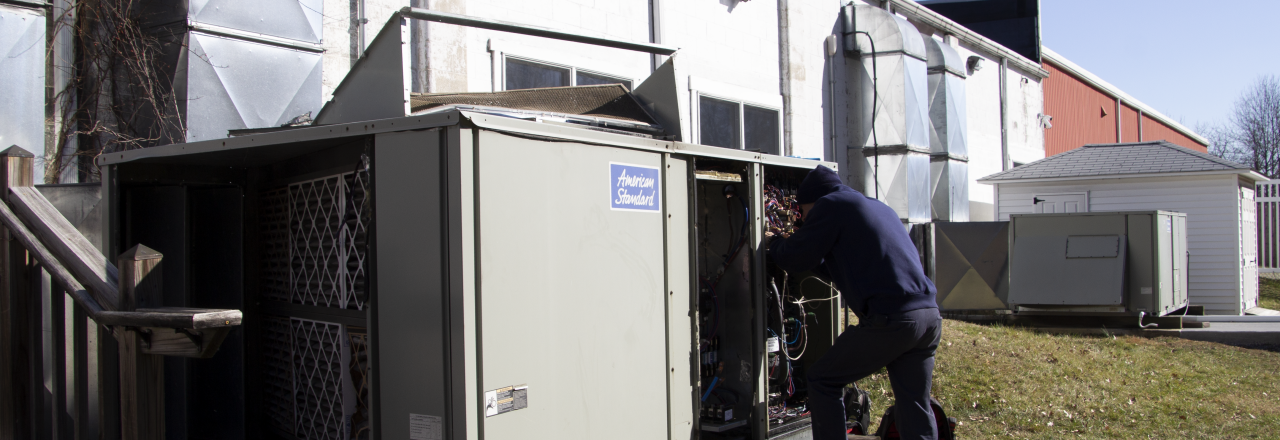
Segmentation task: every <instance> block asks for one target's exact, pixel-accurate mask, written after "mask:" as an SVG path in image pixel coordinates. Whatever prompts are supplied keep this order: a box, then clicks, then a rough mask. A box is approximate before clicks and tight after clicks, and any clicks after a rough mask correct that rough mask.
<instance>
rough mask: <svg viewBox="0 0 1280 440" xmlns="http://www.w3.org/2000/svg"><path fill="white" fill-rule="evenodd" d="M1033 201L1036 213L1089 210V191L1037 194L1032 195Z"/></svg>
mask: <svg viewBox="0 0 1280 440" xmlns="http://www.w3.org/2000/svg"><path fill="white" fill-rule="evenodd" d="M1031 202H1032V203H1035V205H1036V210H1035V213H1036V214H1059V213H1064V212H1089V195H1088V194H1087V193H1078V194H1045V195H1036V196H1033V197H1032V199H1031Z"/></svg>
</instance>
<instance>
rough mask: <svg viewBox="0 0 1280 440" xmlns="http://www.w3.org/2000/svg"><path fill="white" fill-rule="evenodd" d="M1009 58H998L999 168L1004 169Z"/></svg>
mask: <svg viewBox="0 0 1280 440" xmlns="http://www.w3.org/2000/svg"><path fill="white" fill-rule="evenodd" d="M1008 72H1009V59H1008V58H1004V57H1001V58H1000V75H999V77H1000V170H1001V171H1004V170H1007V169H1009V168H1012V167H1010V166H1009V165H1010V164H1009V127H1008V126H1009V121H1008V119H1009V116H1008V114H1009V96H1008V94H1009V92H1008V91H1007V90H1006V89H1007V88H1008V87H1009V85H1008V84H1007V83H1008V82H1009V73H1008Z"/></svg>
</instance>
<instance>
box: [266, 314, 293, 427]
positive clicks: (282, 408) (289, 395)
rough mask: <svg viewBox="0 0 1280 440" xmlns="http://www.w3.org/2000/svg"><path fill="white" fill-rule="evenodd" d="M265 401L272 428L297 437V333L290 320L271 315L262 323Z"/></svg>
mask: <svg viewBox="0 0 1280 440" xmlns="http://www.w3.org/2000/svg"><path fill="white" fill-rule="evenodd" d="M262 333H263V337H262V345H263V347H262V351H263V354H264V356H263V359H262V375H263V386H264V390H263V391H264V392H263V400H264V404H265V406H266V409H267V418H268V419H269V420H270V422H271V425H272V427H274V428H275V429H277V430H279V431H283V432H285V433H288V434H291V435H292V434H293V424H294V419H295V417H294V413H293V332H292V331H291V330H290V327H289V318H283V317H276V316H269V317H267V318H266V319H264V320H263V324H262Z"/></svg>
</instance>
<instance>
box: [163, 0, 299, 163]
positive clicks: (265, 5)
mask: <svg viewBox="0 0 1280 440" xmlns="http://www.w3.org/2000/svg"><path fill="white" fill-rule="evenodd" d="M144 6H145V7H146V8H147V9H148V10H149V11H152V12H151V13H149V14H147V15H146V16H145V17H144V22H143V23H142V24H143V26H146V27H147V32H148V33H150V34H151V35H153V36H155V37H156V38H157V39H158V40H159V42H160V44H161V47H162V51H163V52H164V60H163V61H164V64H166V66H165V67H164V69H163V70H165V71H164V72H163V73H162V75H164V76H171V77H172V78H173V91H174V94H175V95H176V97H177V98H178V103H177V104H178V107H179V109H178V111H177V112H178V113H179V116H180V117H181V121H182V125H183V126H184V127H186V129H187V133H186V139H168V140H163V141H167V142H183V141H186V142H193V141H201V140H210V139H221V138H225V137H227V131H228V130H236V129H245V128H266V127H279V126H281V125H283V124H286V123H289V122H290V121H292V120H294V118H296V117H298V116H301V115H305V114H307V113H310V114H311V115H315V113H316V112H318V111H319V110H320V107H321V105H322V104H323V102H322V93H321V73H322V69H321V67H322V63H321V56H322V52H323V48H322V46H321V41H322V40H321V37H322V26H321V20H322V17H321V11H322V10H323V8H324V4H323V2H322V1H320V0H301V1H298V0H224V1H222V2H221V3H219V4H218V5H216V6H217V7H213V6H214V5H212V4H210V5H206V2H203V1H198V0H146V1H144ZM206 6H207V7H206ZM265 18H271V21H264V20H265Z"/></svg>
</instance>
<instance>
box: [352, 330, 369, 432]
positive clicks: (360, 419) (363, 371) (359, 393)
mask: <svg viewBox="0 0 1280 440" xmlns="http://www.w3.org/2000/svg"><path fill="white" fill-rule="evenodd" d="M347 339H348V340H350V341H351V363H350V368H349V371H350V375H351V383H352V385H354V388H355V399H356V402H355V411H354V412H353V413H352V414H351V438H352V439H353V440H366V439H368V438H369V437H370V430H369V423H370V415H369V334H368V333H367V332H366V331H365V329H363V328H358V327H347Z"/></svg>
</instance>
